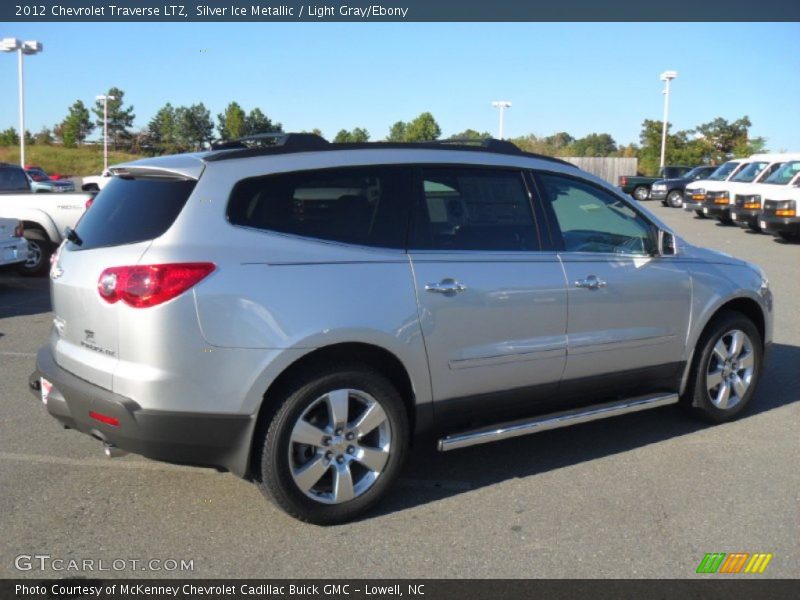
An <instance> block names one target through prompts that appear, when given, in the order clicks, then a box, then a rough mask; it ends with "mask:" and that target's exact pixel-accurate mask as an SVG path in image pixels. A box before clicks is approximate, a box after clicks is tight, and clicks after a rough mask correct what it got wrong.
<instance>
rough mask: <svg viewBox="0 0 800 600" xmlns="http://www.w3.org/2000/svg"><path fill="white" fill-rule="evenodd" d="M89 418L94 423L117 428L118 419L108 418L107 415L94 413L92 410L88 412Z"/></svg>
mask: <svg viewBox="0 0 800 600" xmlns="http://www.w3.org/2000/svg"><path fill="white" fill-rule="evenodd" d="M89 417H91V418H92V419H94V420H95V421H100V422H101V423H105V424H106V425H111V427H119V419H117V418H116V417H109V416H108V415H104V414H103V413H99V412H95V411H93V410H92V411H89Z"/></svg>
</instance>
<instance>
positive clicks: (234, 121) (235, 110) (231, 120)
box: [217, 102, 247, 140]
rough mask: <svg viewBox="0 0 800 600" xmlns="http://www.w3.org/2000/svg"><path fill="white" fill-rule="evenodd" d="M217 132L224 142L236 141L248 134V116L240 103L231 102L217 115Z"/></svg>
mask: <svg viewBox="0 0 800 600" xmlns="http://www.w3.org/2000/svg"><path fill="white" fill-rule="evenodd" d="M217 131H218V132H219V137H220V138H221V139H223V140H235V139H236V138H240V137H243V136H245V135H246V134H247V115H246V114H245V112H244V110H243V109H242V107H241V106H239V103H238V102H231V103H230V104H228V106H227V107H225V110H224V111H223V112H221V113H220V114H218V115H217Z"/></svg>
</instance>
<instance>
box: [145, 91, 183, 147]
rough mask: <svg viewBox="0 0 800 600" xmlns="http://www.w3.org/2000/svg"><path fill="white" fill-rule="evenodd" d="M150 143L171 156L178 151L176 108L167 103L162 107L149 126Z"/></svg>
mask: <svg viewBox="0 0 800 600" xmlns="http://www.w3.org/2000/svg"><path fill="white" fill-rule="evenodd" d="M147 129H148V131H149V132H150V143H151V144H152V145H153V146H155V147H156V149H158V150H159V151H160V152H163V153H166V154H169V153H171V152H175V151H176V150H177V146H178V144H177V126H176V122H175V108H174V107H173V106H172V104H170V103H169V102H167V103H166V104H165V105H164V106H162V107H161V108H160V109H159V110H158V112H157V113H156V114H155V116H154V117H153V118H152V119H151V120H150V123H149V124H148V126H147Z"/></svg>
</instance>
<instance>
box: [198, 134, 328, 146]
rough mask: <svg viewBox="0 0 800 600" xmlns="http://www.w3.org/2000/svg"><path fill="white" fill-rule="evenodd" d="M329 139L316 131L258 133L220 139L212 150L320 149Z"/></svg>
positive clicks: (214, 143) (213, 144)
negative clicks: (230, 138)
mask: <svg viewBox="0 0 800 600" xmlns="http://www.w3.org/2000/svg"><path fill="white" fill-rule="evenodd" d="M327 145H328V140H326V139H325V138H324V137H322V136H319V135H317V134H316V133H284V132H282V131H281V132H275V133H258V134H256V135H248V136H244V137H240V138H236V139H233V140H220V141H218V142H213V143H212V144H211V149H212V150H235V149H238V150H249V149H253V148H274V147H280V148H284V149H286V150H319V149H320V148H324V147H326V146H327Z"/></svg>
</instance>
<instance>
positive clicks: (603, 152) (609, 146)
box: [569, 133, 617, 156]
mask: <svg viewBox="0 0 800 600" xmlns="http://www.w3.org/2000/svg"><path fill="white" fill-rule="evenodd" d="M616 151H617V143H616V142H615V141H614V138H613V137H611V136H610V135H609V134H607V133H590V134H589V135H587V136H585V137H582V138H580V139H577V140H575V141H573V142H572V143H571V144H570V145H569V152H570V154H572V155H573V156H611V155H612V154H614V153H615V152H616Z"/></svg>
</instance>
